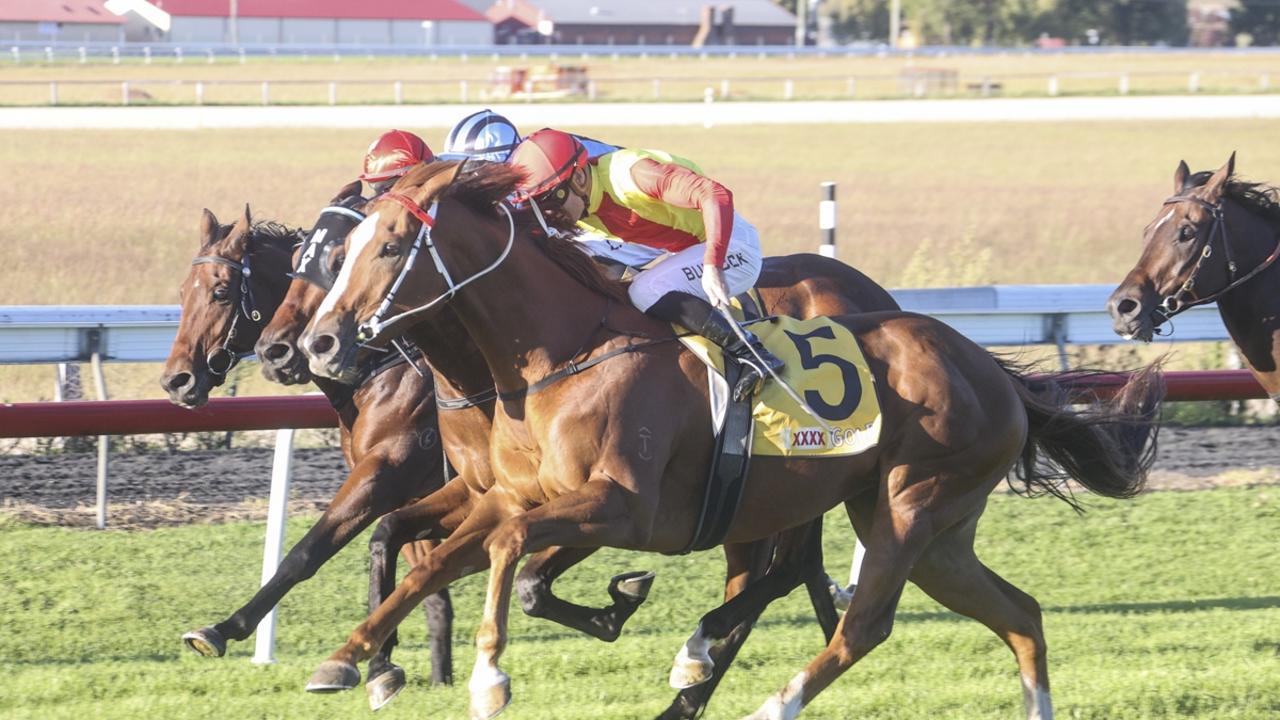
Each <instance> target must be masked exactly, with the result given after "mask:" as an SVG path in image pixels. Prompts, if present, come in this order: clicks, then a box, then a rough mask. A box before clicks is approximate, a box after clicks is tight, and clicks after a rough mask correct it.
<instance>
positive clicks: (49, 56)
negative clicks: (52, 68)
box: [44, 45, 53, 65]
mask: <svg viewBox="0 0 1280 720" xmlns="http://www.w3.org/2000/svg"><path fill="white" fill-rule="evenodd" d="M44 61H45V62H47V63H49V64H50V65H52V64H53V48H52V47H50V46H49V45H45V46H44Z"/></svg>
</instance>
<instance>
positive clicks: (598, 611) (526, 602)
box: [515, 548, 654, 642]
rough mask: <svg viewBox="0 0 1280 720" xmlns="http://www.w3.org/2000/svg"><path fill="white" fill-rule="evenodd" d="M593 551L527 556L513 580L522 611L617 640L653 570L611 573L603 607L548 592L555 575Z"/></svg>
mask: <svg viewBox="0 0 1280 720" xmlns="http://www.w3.org/2000/svg"><path fill="white" fill-rule="evenodd" d="M595 551H596V549H595V548H550V549H548V550H544V551H542V552H540V553H537V554H536V555H533V556H532V557H530V558H529V560H528V561H527V562H525V564H524V567H523V568H521V570H520V574H519V575H517V576H516V581H515V589H516V595H517V596H518V597H519V598H520V607H521V609H523V610H524V612H525V614H526V615H529V616H531V617H537V618H542V619H544V620H550V621H552V622H556V623H560V624H561V625H564V626H565V627H568V628H572V629H574V630H577V631H579V632H582V633H586V634H587V635H590V636H591V637H594V638H597V639H599V640H604V641H605V642H613V641H614V640H617V639H618V635H619V634H620V633H621V632H622V626H623V625H624V624H625V623H626V622H627V619H628V618H630V617H631V616H632V615H633V614H634V613H635V611H636V610H637V609H639V608H640V605H641V604H643V603H644V601H645V599H646V598H648V597H649V587H650V586H651V585H652V584H653V577H654V575H653V573H652V572H649V571H633V572H627V573H622V574H621V575H615V576H613V578H612V579H610V580H609V588H608V590H609V597H611V598H613V604H612V605H609V606H607V607H604V608H590V607H586V606H583V605H578V604H576V603H571V602H569V601H567V600H562V599H560V598H558V597H556V596H555V594H554V593H552V591H551V584H552V583H553V582H555V580H556V578H558V577H560V576H561V575H563V574H564V572H565V571H566V570H568V569H569V568H571V567H573V566H574V565H577V564H578V563H580V562H582V561H583V560H585V559H587V558H588V557H590V556H591V555H592V554H593V553H594V552H595Z"/></svg>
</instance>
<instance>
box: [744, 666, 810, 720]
mask: <svg viewBox="0 0 1280 720" xmlns="http://www.w3.org/2000/svg"><path fill="white" fill-rule="evenodd" d="M808 679H809V674H808V673H804V672H802V673H800V674H799V675H796V676H795V677H793V678H791V682H789V683H787V686H786V687H784V688H782V690H780V691H778V692H777V693H775V694H773V695H770V696H769V699H768V700H765V701H764V705H761V706H760V709H759V710H757V711H755V712H754V713H752V714H751V715H750V716H748V717H747V718H746V720H792V719H793V718H794V717H796V716H797V715H799V714H800V708H802V707H804V683H805V681H806V680H808Z"/></svg>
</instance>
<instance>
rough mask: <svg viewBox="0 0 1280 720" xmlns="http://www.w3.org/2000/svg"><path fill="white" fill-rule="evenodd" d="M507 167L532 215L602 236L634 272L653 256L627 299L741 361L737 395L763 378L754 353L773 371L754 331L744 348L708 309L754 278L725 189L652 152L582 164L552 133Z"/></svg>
mask: <svg viewBox="0 0 1280 720" xmlns="http://www.w3.org/2000/svg"><path fill="white" fill-rule="evenodd" d="M509 162H510V163H511V165H513V166H515V167H517V168H519V169H521V170H523V171H524V172H525V179H524V180H523V181H522V182H521V183H520V185H519V187H518V188H517V190H516V198H517V199H518V200H519V201H521V202H528V203H529V204H530V205H531V206H532V207H533V209H534V212H535V213H540V212H541V208H546V211H547V213H548V214H552V215H557V216H560V217H561V218H566V219H570V220H576V221H578V224H579V227H581V228H582V229H583V230H585V231H587V232H590V233H596V234H603V235H604V236H606V237H607V238H609V239H610V241H611V242H612V245H613V246H615V247H616V248H617V252H618V255H621V257H618V258H617V259H619V260H620V261H622V262H625V263H627V264H629V265H631V266H632V267H636V265H634V264H633V261H634V259H635V257H636V256H638V255H644V256H646V257H648V259H649V261H653V260H659V259H660V260H659V262H657V264H655V265H654V266H652V267H650V268H648V269H645V270H641V271H640V272H639V273H638V274H637V275H636V276H635V278H634V279H633V280H632V282H631V288H630V296H631V302H632V303H633V304H635V306H636V307H637V308H639V309H640V310H642V311H644V312H646V313H648V314H649V315H652V316H653V317H656V318H658V319H660V320H664V321H666V322H670V323H673V324H676V325H679V326H680V327H683V328H685V329H687V330H690V331H692V332H695V333H697V334H699V335H701V336H703V337H705V338H707V339H708V340H710V341H711V342H713V343H715V344H716V345H719V346H720V347H721V348H722V349H724V351H725V352H726V353H727V354H729V355H732V356H733V357H734V358H736V359H737V360H739V361H740V362H742V363H743V364H744V365H745V366H746V367H747V368H748V372H747V375H748V376H751V377H744V381H745V382H744V383H743V384H740V385H739V388H738V389H739V390H740V389H742V388H748V387H751V386H752V385H754V382H755V380H756V379H757V378H764V377H766V376H767V375H768V370H766V368H764V367H761V366H760V362H759V360H757V355H758V356H759V357H760V358H761V359H763V360H764V363H765V365H767V366H768V369H769V370H773V371H774V372H777V371H778V370H779V369H781V367H782V361H781V360H779V359H778V358H777V357H775V356H774V355H773V354H772V353H770V352H769V351H768V350H766V349H765V348H764V346H763V345H762V344H761V343H760V341H759V340H758V339H757V338H756V337H755V336H754V335H752V334H751V333H750V332H747V331H745V330H744V334H745V335H746V337H747V342H746V343H744V342H743V341H742V339H741V338H740V337H739V336H738V334H737V333H736V332H734V328H733V327H732V326H731V325H730V321H729V320H728V319H727V318H726V317H725V316H724V315H722V314H721V313H719V312H716V310H715V308H713V307H712V305H713V304H714V305H715V306H718V307H724V308H727V307H728V305H729V300H730V298H732V297H733V296H734V295H737V294H738V293H742V292H745V291H747V290H749V289H750V288H751V286H752V285H753V284H754V283H755V281H756V278H757V277H759V275H760V262H761V258H760V239H759V235H758V234H757V233H756V229H755V228H754V227H752V226H751V224H750V223H748V222H747V221H746V220H743V219H742V217H740V216H739V215H738V214H737V213H735V212H734V210H733V195H732V194H731V193H730V192H729V190H728V189H727V188H725V187H724V186H723V185H721V184H720V183H717V182H716V181H714V180H712V179H711V178H709V177H706V176H705V175H703V174H702V173H701V171H700V170H699V169H698V167H697V166H696V165H694V164H693V163H692V162H689V161H688V160H684V159H683V158H677V157H674V156H672V155H668V154H667V153H663V152H658V151H654V150H618V151H616V152H612V153H607V154H605V155H602V156H601V157H599V158H597V159H595V160H594V161H590V162H588V158H587V150H586V148H585V147H583V144H582V143H581V142H580V141H578V139H577V138H575V137H573V136H572V135H569V134H568V133H563V132H560V131H558V130H550V129H544V130H539V131H538V132H536V133H534V134H532V135H530V136H529V137H528V138H526V139H525V140H524V141H523V142H521V143H520V145H518V146H517V147H516V149H515V151H514V152H513V153H512V155H511V159H510V161H509ZM605 254H606V255H607V253H605ZM623 258H625V259H623ZM641 264H644V263H641ZM708 301H710V302H708ZM748 344H750V347H748ZM753 350H754V352H752V351H753Z"/></svg>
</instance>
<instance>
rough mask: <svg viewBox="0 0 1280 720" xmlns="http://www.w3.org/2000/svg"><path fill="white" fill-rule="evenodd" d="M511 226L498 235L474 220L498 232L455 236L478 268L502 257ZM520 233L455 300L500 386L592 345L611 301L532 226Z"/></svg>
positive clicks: (469, 264)
mask: <svg viewBox="0 0 1280 720" xmlns="http://www.w3.org/2000/svg"><path fill="white" fill-rule="evenodd" d="M505 225H506V224H505V223H503V227H502V228H501V233H500V234H501V236H502V237H500V238H499V237H497V234H498V233H497V229H496V228H497V226H496V225H490V224H487V223H485V224H481V223H475V224H474V225H472V227H473V228H475V229H477V230H479V229H481V228H494V231H493V233H492V234H493V238H492V239H491V240H490V241H488V242H476V241H474V240H467V239H461V240H459V241H458V242H454V243H452V246H453V247H455V248H460V249H462V250H463V252H464V253H466V254H469V255H471V257H468V258H466V259H465V260H464V262H465V264H466V270H468V271H469V272H475V271H477V270H478V269H479V268H482V267H486V266H487V265H488V264H489V263H490V262H492V261H493V258H495V257H497V256H498V254H499V253H500V252H501V251H502V248H503V247H504V246H505V244H506V240H507V238H506V235H507V227H506V226H505ZM516 233H517V236H516V238H515V239H514V242H513V244H512V248H511V253H510V255H509V256H508V257H507V259H506V261H505V262H504V263H503V264H502V265H500V266H499V267H498V269H497V270H495V271H494V272H492V273H490V274H489V275H487V276H485V277H483V278H480V279H479V280H477V281H476V282H474V283H473V284H472V285H471V286H468V287H467V288H466V289H464V290H462V291H461V292H460V293H459V294H458V295H457V297H455V298H454V299H453V301H452V306H451V307H452V309H453V310H454V311H455V312H456V313H457V315H458V318H459V320H461V322H462V324H463V326H465V328H466V330H467V333H468V334H469V335H470V336H471V339H472V340H473V341H474V342H475V344H476V347H477V348H479V351H480V353H481V355H483V357H484V359H485V362H486V364H487V365H488V367H489V371H490V373H491V374H492V377H493V379H494V385H495V386H496V387H497V388H498V390H499V391H501V392H511V391H515V390H519V389H521V388H524V387H527V386H528V385H530V384H532V383H534V382H536V381H538V380H540V379H542V378H544V377H546V376H547V375H549V374H550V373H551V372H553V371H554V370H555V369H556V368H557V367H559V366H561V365H563V364H564V363H565V362H567V361H569V360H571V359H573V356H574V355H575V353H578V352H586V351H588V350H590V349H592V347H593V346H592V345H591V342H592V341H593V340H595V341H599V339H600V337H603V335H602V334H601V333H599V332H598V331H599V330H600V329H601V327H600V326H601V321H602V319H603V318H604V314H605V313H606V311H607V310H608V309H609V307H610V301H609V300H608V299H607V298H606V297H604V296H603V295H601V294H600V293H599V292H597V291H595V290H591V289H589V288H587V287H586V286H585V285H583V284H582V283H580V282H579V281H578V280H576V279H575V278H574V277H573V276H572V275H570V274H569V273H568V272H567V271H566V270H565V269H564V268H563V267H561V266H560V265H559V264H558V263H556V262H555V261H554V260H552V259H551V258H550V257H548V256H547V255H546V254H545V253H543V252H542V251H541V250H540V249H539V248H538V247H537V246H536V245H535V244H534V242H533V240H531V239H530V238H529V236H528V233H527V231H525V230H523V229H521V228H519V227H518V228H517V229H516ZM468 274H469V273H468ZM614 304H615V305H616V303H614ZM597 336H599V337H597Z"/></svg>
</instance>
